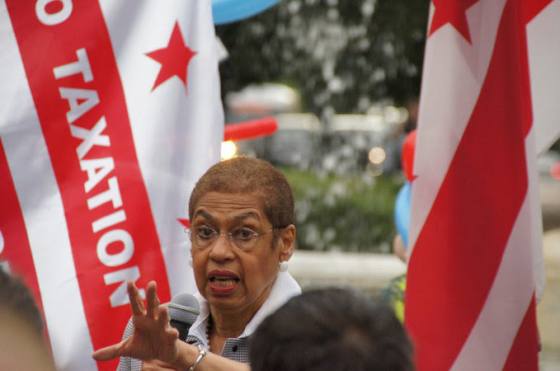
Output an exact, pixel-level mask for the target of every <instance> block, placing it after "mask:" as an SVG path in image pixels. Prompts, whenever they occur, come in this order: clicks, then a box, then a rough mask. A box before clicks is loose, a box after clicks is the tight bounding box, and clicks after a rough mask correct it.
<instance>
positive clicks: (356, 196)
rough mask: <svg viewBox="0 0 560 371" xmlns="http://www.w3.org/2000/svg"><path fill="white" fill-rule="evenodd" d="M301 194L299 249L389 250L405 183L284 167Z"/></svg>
mask: <svg viewBox="0 0 560 371" xmlns="http://www.w3.org/2000/svg"><path fill="white" fill-rule="evenodd" d="M283 172H284V174H286V177H287V178H288V181H289V182H290V185H291V186H292V189H293V190H294V193H295V198H296V219H297V228H298V239H297V242H298V248H299V249H303V250H341V251H369V252H389V248H390V243H391V241H392V238H393V236H394V233H395V232H394V224H393V208H394V204H395V197H396V194H397V191H398V189H399V188H400V186H401V185H402V181H400V180H398V179H395V178H388V177H376V178H374V177H373V176H372V175H370V174H367V173H365V174H363V175H346V176H337V175H333V174H330V175H326V174H317V173H314V172H304V171H299V170H294V169H286V168H285V169H283Z"/></svg>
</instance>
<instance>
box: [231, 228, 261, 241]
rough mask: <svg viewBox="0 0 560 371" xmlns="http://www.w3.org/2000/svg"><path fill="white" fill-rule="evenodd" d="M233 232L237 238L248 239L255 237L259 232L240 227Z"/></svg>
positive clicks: (233, 235)
mask: <svg viewBox="0 0 560 371" xmlns="http://www.w3.org/2000/svg"><path fill="white" fill-rule="evenodd" d="M231 234H232V237H233V238H234V239H236V240H241V241H248V240H251V239H253V238H254V237H255V236H256V234H257V233H256V232H255V231H253V230H252V229H249V228H239V229H236V230H234V231H233V232H232V233H231Z"/></svg>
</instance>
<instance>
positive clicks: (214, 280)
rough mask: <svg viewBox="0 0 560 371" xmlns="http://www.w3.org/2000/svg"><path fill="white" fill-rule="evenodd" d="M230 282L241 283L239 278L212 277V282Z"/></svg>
mask: <svg viewBox="0 0 560 371" xmlns="http://www.w3.org/2000/svg"><path fill="white" fill-rule="evenodd" d="M216 281H218V282H229V281H236V282H237V281H239V280H238V279H237V278H233V277H210V282H216Z"/></svg>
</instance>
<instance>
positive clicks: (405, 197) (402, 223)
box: [395, 182, 412, 248]
mask: <svg viewBox="0 0 560 371" xmlns="http://www.w3.org/2000/svg"><path fill="white" fill-rule="evenodd" d="M411 194H412V187H411V185H410V183H409V182H406V183H405V184H404V185H403V186H402V187H401V189H400V190H399V193H398V194H397V199H396V200H395V226H396V227H397V233H398V234H399V235H400V236H401V238H402V240H403V243H404V246H405V247H407V248H408V231H409V230H410V199H411Z"/></svg>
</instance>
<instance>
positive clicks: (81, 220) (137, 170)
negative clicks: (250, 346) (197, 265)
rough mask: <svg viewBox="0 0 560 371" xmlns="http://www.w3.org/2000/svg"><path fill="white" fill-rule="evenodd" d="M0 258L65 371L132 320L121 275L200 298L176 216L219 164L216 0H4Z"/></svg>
mask: <svg viewBox="0 0 560 371" xmlns="http://www.w3.org/2000/svg"><path fill="white" fill-rule="evenodd" d="M0 40H1V43H2V48H1V49H0V80H1V81H2V84H1V86H0V100H1V102H2V104H0V205H1V211H0V260H1V261H2V265H3V266H5V267H7V268H8V269H9V270H11V271H13V272H17V273H19V274H20V275H23V276H24V278H25V281H26V283H27V284H28V285H29V286H30V287H31V289H32V290H33V292H34V293H35V297H36V299H37V301H38V303H39V305H40V307H41V309H42V311H43V314H44V318H45V320H46V325H47V326H46V327H47V331H48V334H49V340H50V345H51V348H52V351H53V355H54V359H55V362H56V364H57V366H58V368H59V369H61V370H97V369H99V370H109V369H113V370H114V369H115V368H116V363H115V362H116V361H115V362H113V363H111V362H109V363H105V364H96V363H95V361H93V360H92V358H91V353H92V351H93V349H97V348H100V347H102V346H106V345H109V344H112V343H115V342H117V341H118V340H119V339H120V337H121V335H122V331H123V328H124V326H125V324H126V322H127V319H128V317H129V315H130V310H129V307H128V303H127V301H128V299H127V295H126V284H125V282H126V280H132V281H135V282H136V284H137V285H139V286H140V287H142V286H144V285H145V284H146V283H147V281H149V280H152V279H155V280H157V282H158V284H159V294H160V296H161V297H162V301H166V300H169V298H170V297H171V295H173V294H175V293H178V292H182V291H194V290H195V285H194V281H193V278H192V271H191V270H190V268H189V267H188V258H189V246H188V244H187V239H186V237H185V234H184V231H183V227H182V226H181V225H180V224H179V223H178V222H177V219H180V218H184V217H186V215H187V210H186V205H187V199H188V195H189V192H190V190H191V189H192V187H193V186H194V182H195V181H196V179H198V177H199V176H200V175H201V174H202V173H203V172H204V171H205V170H206V168H207V167H208V166H210V165H211V164H213V163H215V162H216V161H218V160H219V151H220V143H221V139H222V138H223V111H222V107H221V103H220V88H219V79H218V68H217V50H216V42H215V35H214V28H213V24H212V16H211V4H210V2H209V1H183V0H175V1H171V0H169V1H165V2H162V1H158V0H120V1H111V0H81V1H72V0H57V1H54V0H37V1H30V0H0Z"/></svg>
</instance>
